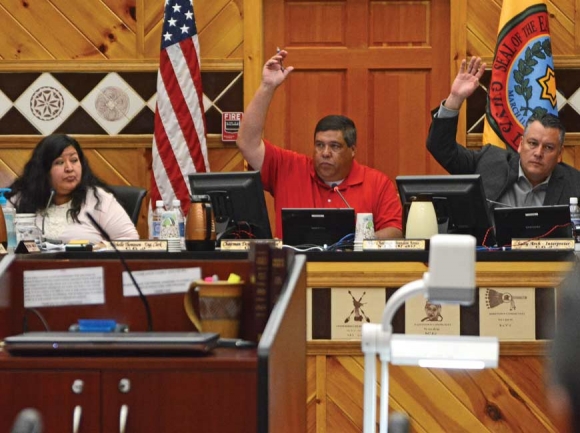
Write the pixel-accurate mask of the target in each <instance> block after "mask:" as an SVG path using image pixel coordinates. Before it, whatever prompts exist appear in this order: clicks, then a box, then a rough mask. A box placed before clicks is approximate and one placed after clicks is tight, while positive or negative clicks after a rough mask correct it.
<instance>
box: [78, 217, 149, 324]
mask: <svg viewBox="0 0 580 433" xmlns="http://www.w3.org/2000/svg"><path fill="white" fill-rule="evenodd" d="M86 215H87V218H88V219H89V220H90V221H91V224H92V225H93V226H95V228H96V229H97V230H98V231H99V233H100V234H101V235H102V236H103V237H104V238H105V240H106V241H108V242H110V243H111V246H112V247H113V249H114V250H115V252H116V253H117V256H119V260H121V264H122V265H123V267H124V268H125V270H126V271H127V274H129V278H131V281H132V282H133V285H134V286H135V288H136V289H137V293H139V298H140V299H141V302H143V306H144V307H145V314H146V315H147V331H149V332H151V331H153V318H152V317H151V309H150V308H149V302H148V301H147V298H146V297H145V295H144V294H143V292H142V291H141V287H139V284H137V281H136V280H135V277H134V276H133V273H132V272H131V269H129V266H127V262H126V261H125V257H123V254H121V251H119V250H118V249H117V247H116V246H115V243H114V242H113V241H112V239H111V236H109V234H108V233H107V232H106V231H105V229H104V228H103V227H101V225H100V224H99V223H98V222H97V220H96V219H95V217H94V216H92V215H91V214H90V213H88V212H87V214H86Z"/></svg>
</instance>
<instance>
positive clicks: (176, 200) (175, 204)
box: [171, 198, 181, 206]
mask: <svg viewBox="0 0 580 433" xmlns="http://www.w3.org/2000/svg"><path fill="white" fill-rule="evenodd" d="M171 204H173V206H181V202H180V201H179V199H177V198H176V199H175V200H173V202H172V203H171Z"/></svg>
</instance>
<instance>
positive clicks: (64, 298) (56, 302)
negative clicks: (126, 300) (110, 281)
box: [23, 266, 105, 308]
mask: <svg viewBox="0 0 580 433" xmlns="http://www.w3.org/2000/svg"><path fill="white" fill-rule="evenodd" d="M23 274H24V308H35V307H53V306H63V305H91V304H104V303H105V283H104V272H103V268H102V267H100V266H99V267H93V268H69V269H46V270H38V271H24V273H23Z"/></svg>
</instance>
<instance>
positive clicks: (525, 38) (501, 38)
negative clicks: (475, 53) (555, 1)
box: [486, 5, 558, 150]
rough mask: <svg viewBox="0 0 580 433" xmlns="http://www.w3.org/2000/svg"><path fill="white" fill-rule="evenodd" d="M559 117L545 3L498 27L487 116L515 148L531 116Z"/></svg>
mask: <svg viewBox="0 0 580 433" xmlns="http://www.w3.org/2000/svg"><path fill="white" fill-rule="evenodd" d="M546 112H549V113H551V114H554V115H556V116H557V115H558V109H557V101H556V77H555V74H554V61H553V57H552V45H551V43H550V30H549V26H548V13H547V10H546V6H545V5H536V6H532V7H529V8H528V9H526V10H524V11H523V12H522V13H520V14H518V15H516V16H515V17H514V18H513V19H511V20H509V21H508V22H507V24H506V25H505V26H504V27H503V28H502V29H501V31H500V33H499V35H498V38H497V45H496V48H495V55H494V59H493V67H492V72H491V82H490V85H489V89H488V94H487V108H486V118H487V121H488V123H489V125H490V126H491V128H492V129H493V131H494V132H495V133H496V134H497V136H498V137H500V138H501V139H502V140H503V141H504V142H505V143H506V145H509V146H510V147H511V148H513V149H515V150H517V148H518V146H519V144H520V139H521V137H522V135H523V130H524V126H525V124H526V121H527V120H528V118H529V117H530V116H531V115H532V114H545V113H546Z"/></svg>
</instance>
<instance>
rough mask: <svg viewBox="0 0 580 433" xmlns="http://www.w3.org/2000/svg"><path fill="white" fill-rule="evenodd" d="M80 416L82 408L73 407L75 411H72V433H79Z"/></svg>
mask: <svg viewBox="0 0 580 433" xmlns="http://www.w3.org/2000/svg"><path fill="white" fill-rule="evenodd" d="M82 414H83V408H82V407H81V406H75V409H74V411H73V433H79V427H80V426H81V417H82Z"/></svg>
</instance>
